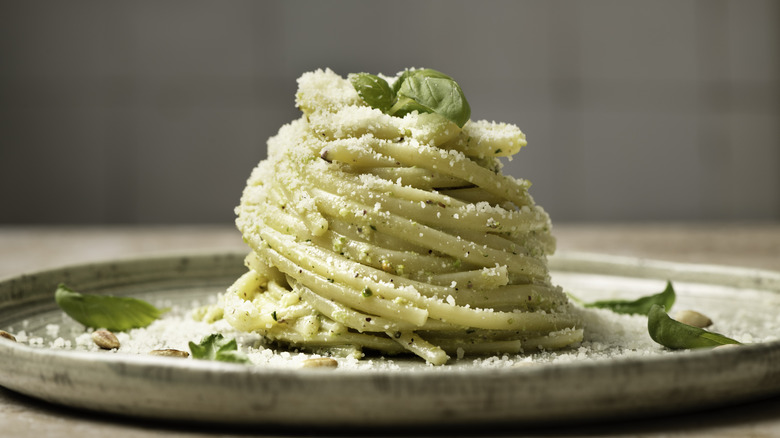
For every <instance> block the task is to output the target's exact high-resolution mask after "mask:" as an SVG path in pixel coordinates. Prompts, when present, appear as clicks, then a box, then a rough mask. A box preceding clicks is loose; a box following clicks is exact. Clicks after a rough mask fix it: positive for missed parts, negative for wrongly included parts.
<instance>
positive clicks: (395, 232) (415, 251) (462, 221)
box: [220, 70, 582, 365]
mask: <svg viewBox="0 0 780 438" xmlns="http://www.w3.org/2000/svg"><path fill="white" fill-rule="evenodd" d="M298 86H299V88H298V93H297V95H296V103H297V105H298V107H299V108H300V109H301V111H302V112H303V116H302V117H301V118H300V119H298V120H296V121H294V122H292V123H290V124H288V125H285V126H283V127H282V128H281V129H280V131H279V133H278V134H277V135H276V136H274V137H272V138H271V139H269V141H268V158H267V159H265V160H263V161H262V162H260V164H259V165H258V166H257V167H256V168H255V169H254V171H253V172H252V175H251V177H250V178H249V180H248V183H247V186H246V188H245V190H244V193H243V196H242V198H241V203H240V206H239V207H237V209H236V213H237V217H238V218H237V226H238V228H239V229H240V230H241V232H242V233H243V237H244V240H245V241H246V242H247V243H248V245H249V246H250V247H251V248H252V252H251V253H250V254H249V255H248V256H247V259H246V265H247V267H248V271H247V273H246V274H245V275H243V276H242V277H241V278H239V279H238V280H237V281H236V282H235V284H233V285H232V286H231V287H230V288H229V290H228V291H227V293H226V294H224V296H223V297H222V300H221V304H220V305H221V307H222V309H223V315H224V318H225V319H226V320H227V321H228V322H229V323H230V324H231V325H232V326H234V327H235V328H237V329H239V330H244V331H257V332H260V333H262V334H263V335H264V336H265V337H267V338H269V339H271V340H275V341H279V342H282V343H286V344H290V345H294V346H297V347H303V348H309V349H324V350H331V351H337V350H341V351H344V350H346V351H351V352H357V353H359V352H362V350H363V349H370V350H377V351H379V352H383V353H388V354H395V353H403V352H413V353H414V354H417V355H419V356H420V357H422V358H424V359H425V360H426V361H428V362H430V363H432V364H437V365H438V364H443V363H446V362H447V360H448V359H449V357H450V355H462V354H468V353H498V352H513V353H515V352H521V351H524V350H526V351H527V350H529V349H537V348H559V347H563V346H566V345H570V344H572V343H574V342H578V341H579V340H581V338H582V330H581V329H580V328H579V327H578V321H577V319H576V317H575V316H573V315H572V314H571V313H569V312H568V307H569V303H568V300H567V297H566V296H565V294H564V293H563V292H562V290H561V289H560V288H559V287H557V286H555V285H553V284H552V283H551V280H550V276H549V272H548V268H547V259H546V257H547V255H548V254H551V253H552V252H553V251H554V249H555V241H554V238H553V237H552V236H551V234H550V228H551V225H550V220H549V217H548V215H547V214H546V213H545V211H544V210H543V209H542V208H541V207H539V206H537V205H535V204H534V201H533V199H532V198H531V196H530V195H529V194H528V188H529V186H530V184H529V183H528V182H527V181H525V180H520V179H515V178H513V177H510V176H507V175H503V174H502V173H501V164H500V162H499V160H498V158H497V157H499V156H510V155H513V154H515V153H516V152H517V151H518V150H519V149H520V148H521V147H522V146H523V145H525V143H526V142H525V136H524V134H523V133H522V132H521V131H520V130H519V129H518V128H517V127H515V126H513V125H508V124H496V123H488V122H484V121H480V122H473V121H469V122H467V123H466V124H465V125H464V126H463V127H462V128H459V127H458V126H457V125H456V124H455V123H452V122H451V121H449V120H447V119H446V118H444V117H442V116H439V115H437V114H429V113H422V114H420V113H418V112H412V113H410V114H407V115H406V116H404V117H394V116H390V115H387V114H385V113H383V112H382V111H380V110H378V109H375V108H372V107H370V106H368V105H367V104H366V103H365V102H364V101H363V99H362V98H361V96H360V95H359V94H358V93H357V92H356V90H355V88H354V87H353V86H352V84H351V83H350V82H349V81H348V80H347V79H344V78H342V77H340V76H339V75H337V74H335V73H333V72H332V71H330V70H325V71H322V70H319V71H315V72H310V73H306V74H304V75H303V76H302V77H301V78H300V79H299V80H298Z"/></svg>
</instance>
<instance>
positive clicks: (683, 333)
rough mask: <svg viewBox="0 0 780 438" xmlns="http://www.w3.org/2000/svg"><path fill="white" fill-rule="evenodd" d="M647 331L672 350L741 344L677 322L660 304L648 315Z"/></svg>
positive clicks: (654, 338)
mask: <svg viewBox="0 0 780 438" xmlns="http://www.w3.org/2000/svg"><path fill="white" fill-rule="evenodd" d="M647 331H648V332H649V333H650V337H651V338H652V339H653V340H654V341H655V342H657V343H659V344H661V345H663V346H664V347H667V348H671V349H689V348H707V347H717V346H720V345H726V344H740V342H739V341H736V340H734V339H731V338H728V337H726V336H723V335H721V334H718V333H713V332H709V331H707V330H704V329H701V328H698V327H694V326H691V325H688V324H683V323H681V322H679V321H675V320H674V319H672V318H670V317H669V315H667V314H666V311H664V309H663V307H661V306H660V305H658V304H654V305H653V306H652V307H651V308H650V312H649V313H648V315H647Z"/></svg>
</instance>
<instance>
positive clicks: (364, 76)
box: [349, 73, 395, 113]
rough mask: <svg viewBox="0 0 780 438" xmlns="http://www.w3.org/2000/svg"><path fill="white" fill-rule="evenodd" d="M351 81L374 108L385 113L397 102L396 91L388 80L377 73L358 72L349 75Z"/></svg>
mask: <svg viewBox="0 0 780 438" xmlns="http://www.w3.org/2000/svg"><path fill="white" fill-rule="evenodd" d="M349 81H350V82H351V83H352V86H353V87H355V90H356V91H357V92H358V94H359V95H360V97H361V98H362V99H363V100H364V101H365V102H366V103H367V104H368V105H369V106H371V107H372V108H376V109H378V110H380V111H382V112H383V113H387V110H389V109H390V107H391V106H393V103H395V92H394V91H393V90H392V89H391V88H390V85H388V83H387V81H385V80H384V79H382V78H380V77H379V76H377V75H372V74H369V73H356V74H351V75H349Z"/></svg>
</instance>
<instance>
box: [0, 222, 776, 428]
mask: <svg viewBox="0 0 780 438" xmlns="http://www.w3.org/2000/svg"><path fill="white" fill-rule="evenodd" d="M555 233H556V235H557V236H558V249H559V251H585V252H597V253H604V254H612V255H623V256H632V257H642V258H651V259H661V260H668V261H676V262H687V263H707V264H721V265H732V266H744V267H751V268H760V269H768V270H774V271H780V223H761V224H755V223H741V224H700V223H688V224H599V225H583V224H558V225H557V226H556V228H555ZM244 248H245V246H244V244H243V242H242V241H241V237H240V235H239V234H238V232H237V231H235V230H234V229H233V228H232V227H231V226H180V227H179V226H176V227H174V226H165V227H162V226H161V227H13V226H5V227H0V278H7V277H10V276H15V275H19V274H22V273H25V272H31V271H37V270H42V269H47V268H52V267H58V266H62V265H67V264H77V263H82V262H90V261H99V260H106V259H115V258H127V257H137V256H147V255H160V254H166V253H181V252H190V251H223V250H238V251H241V250H244ZM317 434H326V435H333V436H340V435H344V434H347V435H355V436H363V435H382V436H392V435H395V434H397V435H404V436H414V435H419V436H431V435H442V436H557V435H564V436H574V435H576V436H603V435H608V436H641V437H660V436H686V437H687V436H693V437H745V436H753V437H758V436H760V437H764V436H780V397H775V398H772V399H769V400H764V401H759V402H753V403H749V404H744V405H739V406H732V407H729V408H723V409H717V410H712V411H707V412H701V413H695V414H687V415H680V416H674V417H665V418H660V419H652V420H641V421H620V420H619V419H616V421H615V422H609V423H600V424H593V425H577V426H571V425H568V426H566V425H562V426H560V427H554V428H550V427H546V428H532V429H527V428H522V429H521V428H511V429H507V428H503V429H500V430H494V429H488V428H485V427H484V426H483V427H480V428H475V429H469V428H466V429H463V428H459V429H457V430H452V429H446V428H444V429H443V428H441V427H436V428H427V429H424V430H404V431H392V430H391V431H388V430H383V431H367V430H358V431H349V430H347V431H345V430H337V431H334V430H324V431H323V430H307V429H301V430H297V431H295V430H293V431H290V430H280V429H274V428H269V429H264V430H258V429H257V428H254V429H249V430H247V429H242V430H228V429H225V428H224V427H205V428H204V427H202V426H198V427H194V426H190V425H186V424H170V423H159V422H146V421H140V420H129V419H123V418H116V417H105V416H103V415H100V414H95V413H88V412H81V411H76V410H73V409H68V408H64V407H60V406H55V405H51V404H48V403H44V402H40V401H37V400H35V399H32V398H28V397H25V396H22V395H19V394H16V393H14V392H11V391H8V390H6V389H4V388H0V436H2V437H5V438H12V437H19V438H33V437H34V438H38V437H42V436H45V437H56V436H73V437H81V438H92V437H101V438H103V437H112V438H125V437H163V436H164V437H211V436H223V437H224V436H296V435H301V436H312V435H317Z"/></svg>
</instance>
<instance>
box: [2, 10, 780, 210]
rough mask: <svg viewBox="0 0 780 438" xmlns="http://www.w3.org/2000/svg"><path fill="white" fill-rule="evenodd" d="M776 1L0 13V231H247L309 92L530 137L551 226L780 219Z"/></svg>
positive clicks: (514, 167)
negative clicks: (333, 75) (243, 220)
mask: <svg viewBox="0 0 780 438" xmlns="http://www.w3.org/2000/svg"><path fill="white" fill-rule="evenodd" d="M779 24H780V2H777V1H769V0H767V1H758V0H745V1H743V0H738V1H725V0H714V1H690V0H664V1H622V0H614V1H612V0H597V1H582V2H575V1H561V0H555V1H515V2H509V1H484V0H483V1H473V2H471V1H469V2H467V1H425V0H422V1H392V2H372V1H284V2H282V1H267V2H261V1H256V2H251V1H223V2H216V1H214V2H212V1H136V2H106V1H102V0H100V1H70V2H64V1H63V2H60V1H4V0H3V1H0V114H1V116H0V223H6V224H13V223H99V224H113V223H131V224H132V223H153V224H154V223H226V224H227V223H231V222H232V220H233V213H232V209H233V207H234V206H235V205H236V203H237V202H238V197H239V195H240V191H241V189H242V187H243V185H244V181H245V180H246V178H247V176H248V174H249V171H250V170H251V169H252V167H254V166H255V164H256V163H257V161H259V160H260V159H261V158H263V157H264V156H265V140H266V139H267V137H268V136H270V135H272V134H274V133H275V132H276V130H277V129H278V128H279V126H280V125H281V124H283V123H286V122H288V121H290V120H292V119H293V118H296V117H298V113H297V111H296V109H295V107H294V103H293V97H294V93H295V89H296V86H295V79H296V78H297V77H298V76H299V75H300V74H301V73H302V72H304V71H308V70H312V69H315V68H319V67H330V68H332V69H334V70H335V71H337V72H338V73H341V74H344V75H345V74H347V73H349V72H357V71H368V72H384V73H394V72H396V71H399V70H401V69H403V68H404V67H408V66H418V67H419V66H426V67H431V68H436V69H438V70H441V71H444V72H446V73H448V74H450V75H452V76H454V77H455V79H457V80H458V82H459V83H460V84H461V86H462V87H463V89H464V90H465V92H466V95H467V97H468V98H469V101H470V103H471V106H472V109H473V112H472V115H473V117H474V118H479V119H489V120H496V121H506V122H511V123H515V124H517V125H519V126H520V127H521V128H522V129H523V130H524V131H525V132H526V134H527V135H528V139H529V146H528V147H527V148H524V149H523V150H522V151H521V152H520V154H519V155H518V156H516V158H515V159H514V160H513V161H511V162H509V163H508V164H507V167H506V171H507V172H509V173H512V174H514V175H516V176H522V177H525V178H529V179H531V180H532V181H533V182H534V187H533V189H532V190H533V192H532V193H533V194H534V196H535V198H536V199H537V201H538V202H539V203H540V204H542V205H544V206H545V207H546V208H547V210H548V211H549V212H550V213H551V214H552V216H553V220H554V221H640V220H733V219H738V220H770V221H774V220H778V219H780V123H779V122H780V26H778V25H779Z"/></svg>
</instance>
